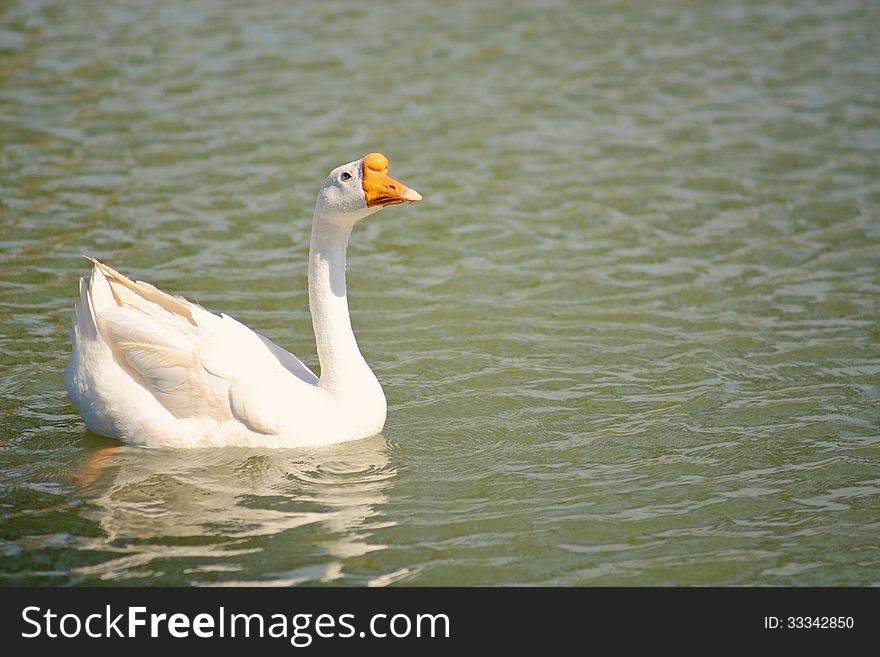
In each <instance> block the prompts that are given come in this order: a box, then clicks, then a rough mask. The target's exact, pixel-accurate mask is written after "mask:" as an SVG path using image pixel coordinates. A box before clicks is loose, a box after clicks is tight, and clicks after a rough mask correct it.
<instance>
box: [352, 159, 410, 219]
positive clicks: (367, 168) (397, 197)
mask: <svg viewBox="0 0 880 657" xmlns="http://www.w3.org/2000/svg"><path fill="white" fill-rule="evenodd" d="M362 178H363V188H364V196H365V197H366V199H367V207H368V208H374V207H376V206H379V207H384V206H386V205H396V204H397V203H415V202H416V201H421V200H422V195H421V194H419V193H418V192H417V191H416V190H414V189H410V188H409V187H407V186H406V185H404V184H403V183H402V182H398V181H397V180H395V179H394V178H392V177H391V176H389V175H388V158H387V157H385V156H384V155H382V153H370V154H369V155H366V156H365V157H364V170H363V176H362Z"/></svg>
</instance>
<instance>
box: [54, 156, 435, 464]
mask: <svg viewBox="0 0 880 657" xmlns="http://www.w3.org/2000/svg"><path fill="white" fill-rule="evenodd" d="M421 198H422V197H421V195H420V194H419V193H418V192H416V191H414V190H412V189H409V188H408V187H407V186H406V185H403V184H402V183H400V182H398V181H396V180H394V179H393V178H391V177H389V176H388V159H387V158H386V157H385V156H384V155H381V154H380V153H370V154H369V155H367V156H365V157H364V158H362V159H360V160H356V161H355V162H350V163H349V164H345V165H343V166H341V167H338V168H336V169H334V170H333V171H332V172H331V173H330V175H329V176H328V177H327V180H326V181H324V184H323V185H322V186H321V191H320V192H319V193H318V201H317V203H316V204H315V215H314V219H313V222H312V238H311V244H310V247H309V307H310V310H311V314H312V325H313V327H314V330H315V339H316V342H317V347H318V360H319V361H320V365H321V377H320V378H318V377H317V376H315V374H313V373H312V371H311V370H310V369H309V368H308V367H306V366H305V365H304V364H303V363H302V362H301V361H300V360H299V359H298V358H297V357H296V356H294V355H293V354H290V353H289V352H287V351H285V350H284V349H282V348H281V347H279V346H277V345H275V344H273V343H272V342H270V341H269V340H268V339H266V338H264V337H263V336H261V335H260V334H259V333H256V332H254V331H252V330H251V329H249V328H247V327H246V326H244V325H243V324H240V323H239V322H237V321H236V320H234V319H233V318H232V317H229V316H228V315H223V314H221V315H215V314H213V313H211V312H209V311H207V310H205V309H204V308H202V307H201V306H198V305H196V304H194V303H190V302H189V301H186V300H185V299H183V298H182V297H177V296H172V295H170V294H166V293H165V292H162V291H161V290H159V289H157V288H155V287H153V286H152V285H150V284H149V283H143V282H140V281H137V282H136V281H132V280H130V279H128V278H126V277H125V276H123V275H122V274H119V273H118V272H116V271H114V270H113V269H111V268H110V267H107V266H106V265H103V264H101V263H100V262H97V261H96V260H92V263H93V265H94V267H93V269H92V275H91V280H90V281H89V283H88V285H86V284H85V280H84V279H81V280H80V300H79V303H77V305H76V312H75V315H74V320H73V328H72V329H71V338H72V341H73V353H72V355H71V359H70V365H69V366H68V368H67V372H66V376H65V384H66V386H67V392H68V394H69V396H70V400H71V401H72V402H73V405H74V406H75V407H76V409H77V410H78V411H79V412H80V414H81V415H82V417H83V419H84V420H85V423H86V426H87V427H88V428H89V429H91V430H92V431H94V432H95V433H99V434H102V435H105V436H111V437H114V438H119V439H121V440H123V441H125V442H128V443H132V444H137V445H144V446H148V447H207V446H261V447H299V446H313V445H327V444H331V443H337V442H342V441H345V440H354V439H357V438H364V437H367V436H371V435H374V434H377V433H379V432H380V431H381V430H382V427H383V426H384V424H385V413H386V403H385V395H384V393H383V392H382V387H381V386H380V385H379V382H378V380H377V379H376V376H375V375H374V374H373V372H372V370H370V367H369V365H367V363H366V361H365V360H364V358H363V356H361V353H360V350H359V349H358V345H357V342H356V340H355V336H354V333H353V332H352V328H351V320H350V319H349V314H348V299H347V297H346V290H345V250H346V246H347V245H348V237H349V235H350V234H351V230H352V227H353V226H354V225H355V224H356V223H357V222H358V221H360V220H361V219H363V218H365V217H367V216H369V215H371V214H373V213H374V212H377V211H379V210H381V209H382V208H383V207H385V206H386V205H393V204H396V203H404V202H408V203H414V202H415V201H420V200H421Z"/></svg>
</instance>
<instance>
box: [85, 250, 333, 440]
mask: <svg viewBox="0 0 880 657" xmlns="http://www.w3.org/2000/svg"><path fill="white" fill-rule="evenodd" d="M92 262H93V263H94V269H93V273H92V279H91V282H90V285H89V299H90V304H91V311H92V315H93V317H94V320H95V324H96V327H97V328H98V332H99V333H100V335H101V337H102V338H103V339H104V341H105V342H107V343H108V344H109V345H110V347H111V349H112V350H113V352H114V354H116V358H117V361H118V362H119V364H120V365H121V366H123V367H125V368H128V369H129V370H130V372H133V373H134V375H135V377H134V378H136V379H139V383H140V384H141V385H142V386H144V387H145V388H146V389H147V390H149V391H150V392H151V393H152V394H153V395H154V396H155V397H156V399H157V400H159V402H160V403H162V405H164V406H165V407H166V408H167V409H168V410H169V411H171V412H172V413H173V414H174V415H175V416H177V417H181V418H182V417H194V416H199V415H207V416H210V417H213V418H215V419H217V420H225V419H232V418H237V419H240V420H245V418H243V417H242V412H241V411H242V409H241V408H240V403H237V401H236V394H235V392H236V391H242V390H246V389H247V388H248V385H249V384H253V385H254V386H264V385H266V383H267V382H269V381H272V382H276V383H278V382H283V383H284V384H285V387H287V386H289V385H293V384H298V385H300V386H301V385H304V384H305V385H309V386H312V385H314V384H315V383H317V381H318V377H317V376H315V374H314V373H313V372H312V371H311V370H310V369H309V368H308V367H306V366H305V365H304V364H303V363H302V361H300V360H299V359H298V358H297V357H296V356H294V355H293V354H291V353H289V352H288V351H286V350H284V349H282V348H281V347H279V346H278V345H276V344H274V343H273V342H271V341H270V340H269V339H267V338H265V337H264V336H262V335H259V334H258V333H255V332H254V331H252V330H251V329H249V328H248V327H246V326H245V325H244V324H241V323H240V322H238V321H236V320H235V319H233V318H232V317H230V316H228V315H215V314H214V313H211V312H209V311H207V310H205V309H204V308H202V307H201V306H198V305H196V304H194V303H190V302H189V301H187V300H185V299H183V298H182V297H177V296H173V295H170V294H167V293H165V292H162V291H161V290H159V289H158V288H156V287H154V286H153V285H150V284H149V283H144V282H142V281H132V280H131V279H129V278H127V277H125V276H123V275H122V274H120V273H119V272H117V271H115V270H114V269H112V268H110V267H108V266H107V265H104V264H102V263H100V262H98V261H96V260H92ZM239 396H240V394H239ZM239 401H240V400H239ZM248 424H250V423H248ZM257 424H262V423H257ZM255 428H256V427H255Z"/></svg>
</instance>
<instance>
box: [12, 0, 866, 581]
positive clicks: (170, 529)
mask: <svg viewBox="0 0 880 657" xmlns="http://www.w3.org/2000/svg"><path fill="white" fill-rule="evenodd" d="M781 4H782V3H766V2H763V1H757V0H756V1H734V2H726V3H693V2H677V1H670V2H661V3H616V2H615V3H605V2H601V3H600V2H597V3H577V2H571V3H566V2H534V1H529V2H525V1H523V2H480V3H468V2H463V1H462V2H444V3H437V2H431V1H429V0H419V1H415V2H412V1H408V2H403V1H402V0H401V1H397V2H383V3H367V4H364V3H355V2H344V3H342V2H325V3H322V4H321V5H320V7H318V6H313V5H311V4H310V3H309V5H308V6H307V3H289V2H284V1H282V0H271V1H266V2H260V3H252V2H244V1H242V2H231V1H229V2H227V1H223V2H220V1H218V2H209V3H186V4H184V5H182V6H180V3H177V2H171V1H167V0H161V1H153V2H149V3H131V2H126V1H123V0H106V1H102V2H14V1H13V2H6V3H3V6H2V8H0V133H2V150H0V316H2V320H0V583H3V584H7V585H8V584H36V585H67V584H75V585H82V584H130V585H148V584H163V585H189V584H199V585H205V584H224V583H225V584H232V583H249V584H254V583H270V584H272V583H274V584H344V585H389V584H410V585H497V584H544V585H689V584H700V585H868V584H880V546H878V537H880V349H878V344H880V314H878V307H880V303H878V302H880V57H878V53H880V5H878V4H877V3H871V2H858V1H854V0H853V1H839V2H819V1H816V2H799V3H790V4H788V5H785V6H778V5H781ZM373 150H378V151H382V152H384V153H386V154H387V155H388V156H389V158H390V159H391V173H392V175H395V176H396V177H399V178H400V179H401V180H403V181H404V182H406V183H407V184H409V185H411V186H412V187H414V188H415V189H417V190H419V191H420V192H421V193H422V194H423V195H424V197H425V200H424V202H423V203H421V204H419V205H416V206H411V207H406V208H403V207H398V208H391V209H388V210H385V211H384V212H382V213H381V214H379V215H377V216H375V217H373V218H371V219H369V220H367V221H365V222H363V224H361V225H359V226H358V227H357V228H356V230H355V233H354V235H353V237H352V243H351V247H350V249H349V263H348V271H349V279H348V283H349V297H350V301H351V306H352V315H353V323H354V327H355V330H356V332H357V334H358V339H359V341H360V344H361V347H362V350H363V352H364V354H365V356H366V357H367V360H368V361H369V362H370V363H371V364H372V366H373V368H374V370H375V372H376V373H377V375H378V377H379V379H380V381H381V382H382V383H383V386H384V388H385V391H386V395H387V397H388V400H389V416H388V422H387V424H386V427H385V431H384V433H383V435H381V436H376V437H373V438H369V439H366V440H362V441H356V442H352V443H347V444H343V445H339V446H336V447H333V448H331V449H321V450H276V451H272V450H262V451H260V450H241V449H239V450H201V451H170V450H145V449H139V448H133V447H127V446H123V445H121V444H120V443H117V442H116V441H113V440H109V439H105V438H101V437H98V436H95V435H93V434H90V433H88V432H87V431H86V429H85V428H84V425H83V423H82V421H81V420H80V419H79V417H78V415H77V414H76V412H75V411H74V410H73V408H72V407H71V406H70V404H69V402H68V400H67V397H66V393H65V391H64V385H63V371H64V368H65V366H66V364H67V359H68V355H69V349H70V346H69V339H68V335H67V331H68V326H69V323H70V317H71V312H72V308H73V304H74V302H75V300H76V298H77V280H78V278H79V277H80V276H82V275H84V274H85V273H86V272H87V271H88V263H87V261H86V260H84V259H83V258H82V257H81V256H82V255H83V254H87V255H91V256H94V257H97V258H100V259H101V260H104V261H105V262H107V263H108V264H110V265H111V266H113V267H116V268H118V269H120V270H121V271H123V272H124V273H127V274H128V275H130V276H133V277H136V278H139V279H142V280H147V281H150V282H152V283H154V284H156V285H158V286H160V287H162V288H163V289H166V290H169V291H173V292H177V293H180V294H183V295H184V296H186V297H187V298H189V299H192V300H197V301H198V302H199V303H201V304H202V305H204V306H206V307H208V308H210V309H212V310H215V311H224V312H227V313H230V314H232V315H233V316H235V317H236V318H237V319H239V320H240V321H242V322H245V323H246V324H248V325H250V326H253V327H255V328H257V329H258V330H260V331H261V332H263V333H265V334H266V335H268V336H269V337H270V338H272V339H273V340H274V341H276V342H278V343H279V344H281V345H283V346H285V347H286V348H288V349H290V350H291V351H292V352H294V353H295V354H297V355H298V356H300V357H301V358H302V359H303V360H305V362H306V363H308V364H310V365H312V366H313V367H314V366H316V365H317V361H316V357H315V348H314V342H313V336H312V333H311V324H310V319H309V314H308V304H307V297H306V258H307V250H308V238H309V230H310V221H311V212H312V208H313V206H314V198H315V194H316V192H317V189H318V186H319V185H320V183H321V181H322V180H323V179H324V177H325V175H326V174H327V172H329V171H330V170H331V169H332V168H334V167H335V166H337V165H338V164H341V163H344V162H348V161H351V160H354V159H356V158H358V157H361V156H362V155H364V154H365V153H367V152H370V151H373Z"/></svg>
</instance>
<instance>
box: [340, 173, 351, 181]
mask: <svg viewBox="0 0 880 657" xmlns="http://www.w3.org/2000/svg"><path fill="white" fill-rule="evenodd" d="M339 179H340V180H341V181H342V182H348V181H349V180H351V174H350V173H349V172H348V171H343V172H342V175H341V176H339Z"/></svg>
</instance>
